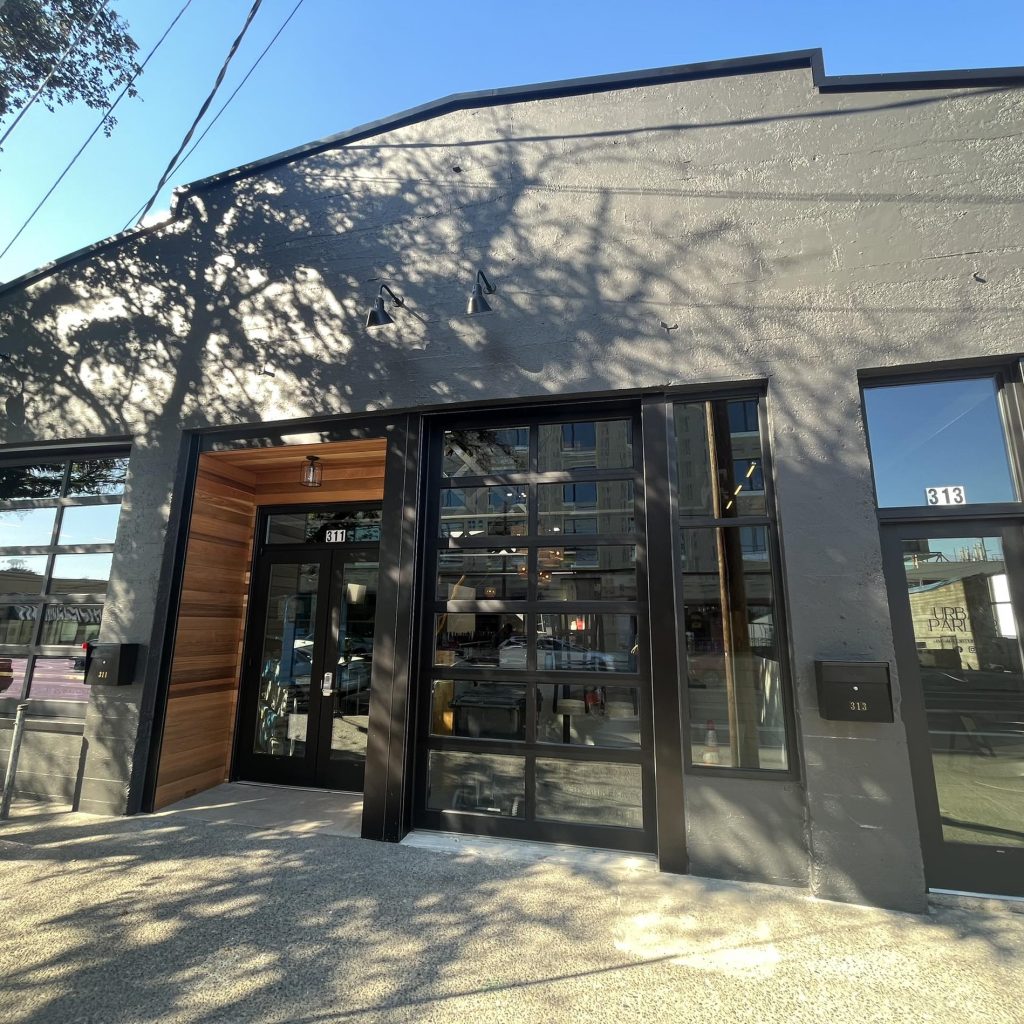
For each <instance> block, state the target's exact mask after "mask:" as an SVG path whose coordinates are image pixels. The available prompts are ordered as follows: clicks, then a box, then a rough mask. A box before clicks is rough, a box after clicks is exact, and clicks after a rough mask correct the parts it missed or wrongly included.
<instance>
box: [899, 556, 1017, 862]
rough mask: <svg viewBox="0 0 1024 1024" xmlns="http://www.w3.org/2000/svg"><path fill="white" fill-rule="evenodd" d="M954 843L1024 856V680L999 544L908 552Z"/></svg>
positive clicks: (946, 825)
mask: <svg viewBox="0 0 1024 1024" xmlns="http://www.w3.org/2000/svg"><path fill="white" fill-rule="evenodd" d="M903 568H904V570H905V572H906V576H907V590H908V593H909V598H910V614H911V618H912V620H913V624H914V639H915V641H916V644H917V658H918V663H919V665H920V671H921V686H922V689H923V691H924V703H925V710H926V713H927V720H928V734H929V737H930V739H931V753H932V767H933V769H934V771H935V786H936V789H937V790H938V797H939V814H940V816H941V820H942V837H943V839H944V840H946V841H947V842H955V843H973V844H980V845H986V846H1015V847H1024V673H1022V665H1021V652H1020V634H1019V630H1018V623H1017V620H1016V617H1015V615H1014V612H1013V608H1012V606H1011V604H1010V593H1009V581H1008V578H1007V569H1006V564H1005V562H1004V560H1003V546H1002V541H1001V539H1000V538H999V537H957V538H954V539H949V540H945V539H944V540H936V539H929V540H908V541H904V542H903Z"/></svg>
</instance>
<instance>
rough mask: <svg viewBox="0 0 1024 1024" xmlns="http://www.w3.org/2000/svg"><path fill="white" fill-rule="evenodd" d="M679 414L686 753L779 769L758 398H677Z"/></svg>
mask: <svg viewBox="0 0 1024 1024" xmlns="http://www.w3.org/2000/svg"><path fill="white" fill-rule="evenodd" d="M674 413H675V415H674V423H675V457H676V467H675V469H676V474H675V478H676V481H677V493H676V508H677V513H678V529H679V544H680V547H681V551H682V556H681V562H682V576H683V578H682V588H681V590H682V605H683V607H682V617H683V633H684V636H685V646H686V681H687V687H686V700H687V704H688V711H689V716H688V717H689V724H690V751H691V757H692V761H693V763H694V764H696V765H701V766H707V767H726V768H741V769H761V770H777V771H778V770H785V769H788V767H789V757H788V753H787V744H786V724H785V718H786V716H785V707H784V699H783V686H782V670H781V655H780V637H779V631H778V623H777V615H776V601H775V587H774V583H773V580H772V560H771V548H772V544H771V531H772V529H773V525H772V522H771V520H770V518H769V509H768V504H767V502H766V500H765V479H764V466H763V453H762V446H761V434H760V429H759V425H758V400H757V399H756V398H745V399H732V400H719V401H710V402H681V403H678V404H677V405H676V406H675V409H674Z"/></svg>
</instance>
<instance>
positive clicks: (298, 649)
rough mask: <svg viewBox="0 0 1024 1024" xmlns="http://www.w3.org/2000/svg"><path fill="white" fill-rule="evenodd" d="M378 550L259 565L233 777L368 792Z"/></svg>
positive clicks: (298, 556)
mask: <svg viewBox="0 0 1024 1024" xmlns="http://www.w3.org/2000/svg"><path fill="white" fill-rule="evenodd" d="M376 559H377V553H376V550H374V549H369V550H358V549H337V550H329V549H328V550H320V551H316V550H311V549H308V548H307V549H300V550H294V549H292V550H287V551H285V550H280V551H271V552H269V553H266V554H264V555H263V556H262V557H261V558H260V559H259V560H258V562H257V566H256V585H255V588H254V592H253V598H254V608H253V616H252V618H251V620H250V621H251V623H252V626H251V627H250V631H251V633H252V634H254V635H251V636H250V637H249V640H248V643H247V654H246V660H245V667H246V671H245V675H244V676H243V679H242V693H241V701H242V706H241V709H240V715H239V739H238V743H237V745H236V751H237V754H236V774H237V776H238V777H239V778H243V779H252V780H255V781H261V782H278V783H292V784H299V785H309V786H323V787H327V788H332V789H345V790H353V791H361V790H362V788H363V777H364V772H365V763H366V738H367V729H368V723H369V714H370V670H371V665H372V661H373V637H374V616H375V613H376V601H377V560H376Z"/></svg>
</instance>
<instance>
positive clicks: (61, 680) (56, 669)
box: [31, 658, 89, 700]
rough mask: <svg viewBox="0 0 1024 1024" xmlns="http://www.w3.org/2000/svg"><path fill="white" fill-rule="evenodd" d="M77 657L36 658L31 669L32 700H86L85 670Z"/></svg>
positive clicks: (87, 692)
mask: <svg viewBox="0 0 1024 1024" xmlns="http://www.w3.org/2000/svg"><path fill="white" fill-rule="evenodd" d="M76 662H78V663H79V664H81V663H80V660H79V659H78V658H36V664H35V668H34V669H33V670H32V690H31V695H32V699H33V700H87V699H88V697H89V690H88V688H87V687H86V686H85V671H84V669H83V668H81V667H79V668H76V667H75V663H76Z"/></svg>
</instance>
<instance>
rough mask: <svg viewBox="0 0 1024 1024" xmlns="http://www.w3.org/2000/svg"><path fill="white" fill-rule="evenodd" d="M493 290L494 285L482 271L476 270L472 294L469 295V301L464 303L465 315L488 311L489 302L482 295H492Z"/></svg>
mask: <svg viewBox="0 0 1024 1024" xmlns="http://www.w3.org/2000/svg"><path fill="white" fill-rule="evenodd" d="M495 291H496V289H495V287H494V285H493V284H491V282H490V281H488V280H487V277H486V276H485V274H484V272H483V271H482V270H478V271H477V272H476V281H475V282H474V283H473V291H472V294H471V295H470V296H469V302H467V303H466V315H467V316H473V315H475V314H476V313H490V312H491V304H490V303H489V302H488V301H487V299H486V298H484V296H485V295H493V294H494V293H495Z"/></svg>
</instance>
